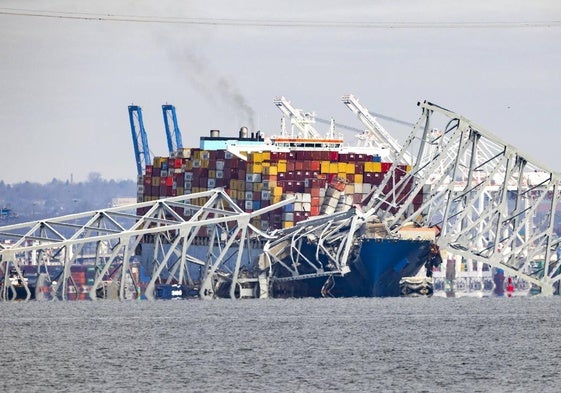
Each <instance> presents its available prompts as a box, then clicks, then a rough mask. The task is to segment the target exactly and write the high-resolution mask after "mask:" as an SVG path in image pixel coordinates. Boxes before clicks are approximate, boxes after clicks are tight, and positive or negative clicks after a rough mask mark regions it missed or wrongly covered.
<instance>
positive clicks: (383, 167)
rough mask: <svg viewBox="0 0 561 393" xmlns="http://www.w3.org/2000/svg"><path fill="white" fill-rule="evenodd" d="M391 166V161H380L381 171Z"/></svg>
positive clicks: (387, 169)
mask: <svg viewBox="0 0 561 393" xmlns="http://www.w3.org/2000/svg"><path fill="white" fill-rule="evenodd" d="M391 166H392V163H391V162H382V172H383V173H386V172H387V171H389V170H390V168H391Z"/></svg>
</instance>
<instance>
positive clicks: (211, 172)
mask: <svg viewBox="0 0 561 393" xmlns="http://www.w3.org/2000/svg"><path fill="white" fill-rule="evenodd" d="M208 177H209V179H216V171H215V170H214V169H209V170H208Z"/></svg>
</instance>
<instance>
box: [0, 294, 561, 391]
mask: <svg viewBox="0 0 561 393" xmlns="http://www.w3.org/2000/svg"><path fill="white" fill-rule="evenodd" d="M560 306H561V298H559V297H555V298H484V299H473V298H459V299H446V298H430V299H426V298H393V299H303V300H243V301H231V300H219V301H197V300H190V301H156V302H148V301H134V302H117V301H98V302H87V301H82V302H66V303H64V302H28V303H0V310H1V314H0V327H1V337H2V356H1V358H0V375H1V377H2V379H1V382H0V390H1V391H3V392H16V391H17V392H32V391H55V390H57V391H67V392H77V391H112V392H129V391H154V392H156V391H158V392H168V391H186V392H187V391H194V392H231V391H244V392H253V391H260V392H279V391H291V392H319V391H380V392H388V391H395V392H405V391H413V392H422V391H425V392H513V391H520V392H524V391H541V392H558V391H561V379H560V377H561V340H560V338H559V333H561V313H560V312H559V310H560Z"/></svg>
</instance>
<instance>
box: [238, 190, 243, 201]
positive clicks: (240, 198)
mask: <svg viewBox="0 0 561 393" xmlns="http://www.w3.org/2000/svg"><path fill="white" fill-rule="evenodd" d="M238 199H239V200H244V199H245V190H244V191H240V190H238Z"/></svg>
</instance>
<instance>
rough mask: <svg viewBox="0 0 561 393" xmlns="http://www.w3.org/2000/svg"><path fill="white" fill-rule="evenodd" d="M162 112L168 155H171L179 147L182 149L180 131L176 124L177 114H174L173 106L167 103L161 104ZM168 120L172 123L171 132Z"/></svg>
mask: <svg viewBox="0 0 561 393" xmlns="http://www.w3.org/2000/svg"><path fill="white" fill-rule="evenodd" d="M162 114H163V116H164V125H165V128H166V138H167V142H168V151H169V154H170V156H173V155H174V154H175V153H176V152H178V151H179V150H180V149H183V142H182V139H181V131H179V126H178V125H177V116H176V115H175V106H173V105H169V104H165V105H162ZM170 120H171V122H172V124H173V133H172V130H171V128H170Z"/></svg>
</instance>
